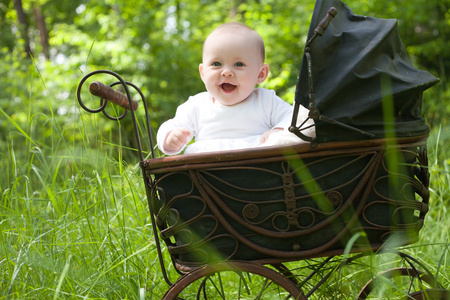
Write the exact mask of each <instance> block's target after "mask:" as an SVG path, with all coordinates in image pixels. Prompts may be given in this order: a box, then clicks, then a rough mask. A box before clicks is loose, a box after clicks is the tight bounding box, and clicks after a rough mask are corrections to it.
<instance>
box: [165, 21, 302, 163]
mask: <svg viewBox="0 0 450 300" xmlns="http://www.w3.org/2000/svg"><path fill="white" fill-rule="evenodd" d="M264 60H265V49H264V42H263V40H262V38H261V36H260V35H259V34H258V33H257V32H256V31H254V30H252V29H250V28H249V27H247V26H245V25H243V24H240V23H226V24H223V25H221V26H219V27H218V28H216V29H215V30H214V31H213V32H212V33H211V34H210V35H209V36H208V37H207V38H206V40H205V42H204V44H203V59H202V63H201V64H200V65H199V71H200V77H201V79H202V81H203V83H204V84H205V87H206V92H202V93H199V94H197V95H195V96H191V97H190V98H189V99H188V100H187V101H186V102H185V103H183V104H182V105H180V106H179V107H178V108H177V112H176V115H175V117H174V118H173V119H170V120H168V121H166V122H164V123H163V124H162V125H161V127H160V128H159V130H158V134H157V142H158V147H159V149H160V150H161V151H162V152H164V153H165V154H169V155H172V154H178V153H180V152H182V151H183V149H184V148H185V147H186V145H188V144H189V142H190V141H191V140H192V138H194V137H195V142H194V143H191V144H190V145H189V146H188V147H187V148H186V150H185V153H198V152H210V151H218V150H233V149H244V148H252V147H256V146H258V145H261V144H264V142H265V141H266V140H267V139H268V137H269V136H270V135H271V134H273V133H275V132H280V131H282V130H283V129H287V128H288V127H289V125H290V122H291V116H292V106H291V105H289V104H288V103H286V102H285V101H283V100H282V99H280V98H279V97H278V96H276V94H275V92H274V91H271V90H267V89H263V88H255V86H256V85H257V84H260V83H262V82H263V81H264V80H266V78H267V75H268V74H269V66H268V65H267V64H265V63H264ZM302 109H303V110H305V111H306V109H305V108H303V107H302Z"/></svg>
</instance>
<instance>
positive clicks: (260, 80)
mask: <svg viewBox="0 0 450 300" xmlns="http://www.w3.org/2000/svg"><path fill="white" fill-rule="evenodd" d="M267 76H269V65H268V64H263V66H262V67H261V70H259V74H258V83H263V82H264V80H266V78H267Z"/></svg>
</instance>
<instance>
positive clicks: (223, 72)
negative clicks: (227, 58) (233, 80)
mask: <svg viewBox="0 0 450 300" xmlns="http://www.w3.org/2000/svg"><path fill="white" fill-rule="evenodd" d="M221 75H222V76H225V77H230V76H233V71H231V70H230V69H229V68H225V69H224V70H223V71H222V73H221Z"/></svg>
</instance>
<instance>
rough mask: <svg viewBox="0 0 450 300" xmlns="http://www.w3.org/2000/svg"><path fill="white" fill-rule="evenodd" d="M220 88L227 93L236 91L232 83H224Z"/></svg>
mask: <svg viewBox="0 0 450 300" xmlns="http://www.w3.org/2000/svg"><path fill="white" fill-rule="evenodd" d="M220 87H221V88H222V90H224V91H225V92H232V91H234V90H235V89H236V86H235V85H234V84H231V83H222V84H221V85H220Z"/></svg>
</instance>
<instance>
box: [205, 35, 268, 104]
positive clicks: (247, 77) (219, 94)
mask: <svg viewBox="0 0 450 300" xmlns="http://www.w3.org/2000/svg"><path fill="white" fill-rule="evenodd" d="M260 53H261V50H260V48H259V45H258V43H257V42H256V40H255V39H254V38H253V37H251V36H250V37H249V36H248V35H246V34H241V33H235V32H220V33H213V34H212V35H211V36H210V37H209V38H208V39H207V41H206V42H205V45H204V48H203V63H202V64H200V66H199V70H200V76H201V78H202V80H203V82H204V83H205V86H206V89H207V90H208V92H209V93H210V94H211V95H212V97H213V99H214V101H215V103H217V104H221V105H235V104H237V103H240V102H241V101H243V100H245V99H246V98H247V97H248V96H249V95H250V93H251V92H252V91H253V89H254V88H255V85H256V84H258V83H261V82H263V81H264V80H265V79H266V77H267V75H268V71H269V67H268V66H267V65H264V64H263V58H262V57H261V54H260Z"/></svg>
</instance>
